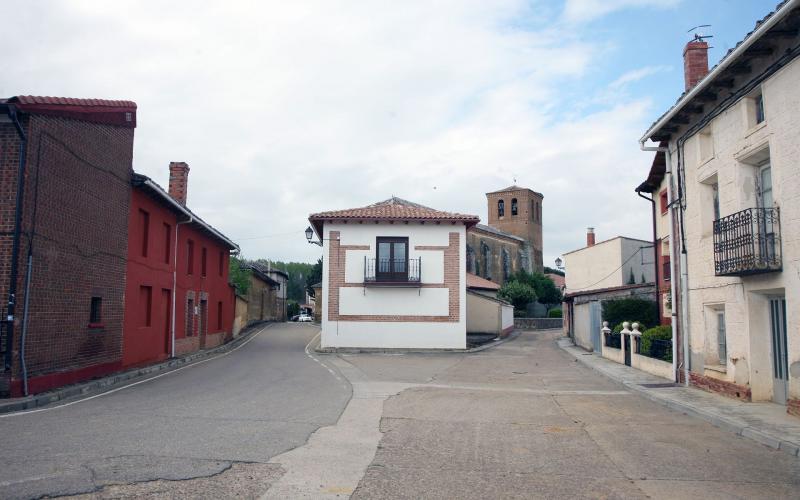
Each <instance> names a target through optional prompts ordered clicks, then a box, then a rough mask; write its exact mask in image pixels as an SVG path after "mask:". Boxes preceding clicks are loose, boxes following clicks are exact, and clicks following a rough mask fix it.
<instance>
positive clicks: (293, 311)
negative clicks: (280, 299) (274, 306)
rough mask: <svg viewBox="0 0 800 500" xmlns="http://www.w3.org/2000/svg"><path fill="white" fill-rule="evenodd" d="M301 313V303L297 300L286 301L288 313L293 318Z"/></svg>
mask: <svg viewBox="0 0 800 500" xmlns="http://www.w3.org/2000/svg"><path fill="white" fill-rule="evenodd" d="M298 314H300V304H298V303H297V301H296V300H288V301H287V302H286V315H287V316H288V317H289V318H291V317H292V316H297V315H298Z"/></svg>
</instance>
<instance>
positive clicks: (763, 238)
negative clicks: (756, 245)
mask: <svg viewBox="0 0 800 500" xmlns="http://www.w3.org/2000/svg"><path fill="white" fill-rule="evenodd" d="M758 204H759V208H761V209H762V210H761V211H760V214H759V220H758V225H759V240H760V243H761V245H760V246H761V256H762V257H763V258H764V259H765V260H766V261H768V262H769V261H772V260H774V259H775V222H774V219H773V217H772V213H771V212H770V211H769V209H771V208H772V207H773V205H774V198H773V196H772V168H771V166H770V164H769V163H767V164H766V165H763V166H761V167H760V168H759V170H758Z"/></svg>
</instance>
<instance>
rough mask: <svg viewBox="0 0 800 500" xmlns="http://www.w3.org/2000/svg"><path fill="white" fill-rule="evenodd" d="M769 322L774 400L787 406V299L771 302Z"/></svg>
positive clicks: (774, 299)
mask: <svg viewBox="0 0 800 500" xmlns="http://www.w3.org/2000/svg"><path fill="white" fill-rule="evenodd" d="M769 322H770V332H771V334H772V335H771V338H772V381H773V382H772V399H773V401H775V402H776V403H778V404H782V405H785V404H786V400H787V398H788V397H789V357H788V353H787V351H786V347H787V341H786V299H785V298H784V297H775V298H771V299H770V300H769Z"/></svg>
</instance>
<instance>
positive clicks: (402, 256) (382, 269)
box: [375, 237, 408, 281]
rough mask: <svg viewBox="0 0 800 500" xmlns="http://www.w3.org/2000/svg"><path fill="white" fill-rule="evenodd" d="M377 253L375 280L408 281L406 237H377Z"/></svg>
mask: <svg viewBox="0 0 800 500" xmlns="http://www.w3.org/2000/svg"><path fill="white" fill-rule="evenodd" d="M377 253H378V254H377V256H376V259H375V261H376V266H375V267H376V270H375V278H376V280H377V281H408V238H398V237H391V238H389V237H379V238H378V240H377Z"/></svg>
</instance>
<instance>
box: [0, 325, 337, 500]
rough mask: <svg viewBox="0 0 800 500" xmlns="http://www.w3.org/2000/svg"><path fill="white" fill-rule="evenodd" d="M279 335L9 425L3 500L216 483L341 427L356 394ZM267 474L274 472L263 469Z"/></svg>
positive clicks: (299, 342) (281, 330) (0, 436)
mask: <svg viewBox="0 0 800 500" xmlns="http://www.w3.org/2000/svg"><path fill="white" fill-rule="evenodd" d="M317 332H318V329H317V328H315V327H313V326H310V325H302V324H274V325H270V326H269V327H268V328H266V329H264V330H263V331H262V332H261V333H260V334H259V335H258V336H257V337H255V338H253V339H252V340H251V341H250V342H249V343H247V344H246V345H244V346H243V347H241V348H240V349H238V350H236V351H235V352H231V353H230V354H228V355H225V356H221V357H219V358H216V359H213V360H210V361H207V362H204V363H202V364H196V365H193V366H190V367H187V368H185V369H182V370H179V371H175V372H172V373H170V374H168V375H166V376H163V377H160V378H158V379H155V380H151V381H148V382H145V383H142V384H139V385H136V386H132V387H128V388H126V389H123V390H120V391H118V392H115V393H113V394H108V395H104V396H101V397H98V398H95V399H91V400H86V401H82V402H79V403H76V404H72V405H70V406H54V407H52V408H51V409H47V410H46V411H41V412H36V413H28V414H21V415H14V416H9V417H5V418H0V498H33V497H40V496H43V495H48V496H56V495H67V494H76V493H88V492H94V491H98V490H100V489H102V488H103V486H105V485H108V484H113V483H139V482H144V481H151V480H156V479H167V480H183V479H191V478H197V477H207V476H213V475H215V474H218V473H222V472H224V471H228V470H234V471H235V470H236V468H237V467H247V466H249V465H250V464H264V463H266V462H267V461H268V460H269V459H270V458H271V457H273V456H275V455H278V454H280V453H282V452H285V451H287V450H290V449H292V448H295V447H297V446H300V445H302V444H303V443H305V442H306V440H307V439H308V437H309V435H310V434H311V433H313V432H314V431H315V430H317V429H318V428H320V427H322V426H327V425H331V424H334V423H335V422H336V421H337V419H338V418H339V415H340V414H341V412H342V410H343V409H344V407H345V406H346V404H347V402H348V401H349V399H350V395H351V388H350V385H349V384H348V383H347V382H346V381H344V380H343V379H340V378H338V374H334V373H331V372H330V371H329V370H328V369H327V368H326V367H324V366H322V365H320V364H319V363H318V362H316V361H315V360H313V359H311V358H310V357H309V356H308V355H307V354H306V352H305V351H304V348H305V346H306V344H307V343H308V342H309V341H310V340H311V339H312V338H313V337H314V336H315V335H316V334H317ZM265 467H266V466H265Z"/></svg>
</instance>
